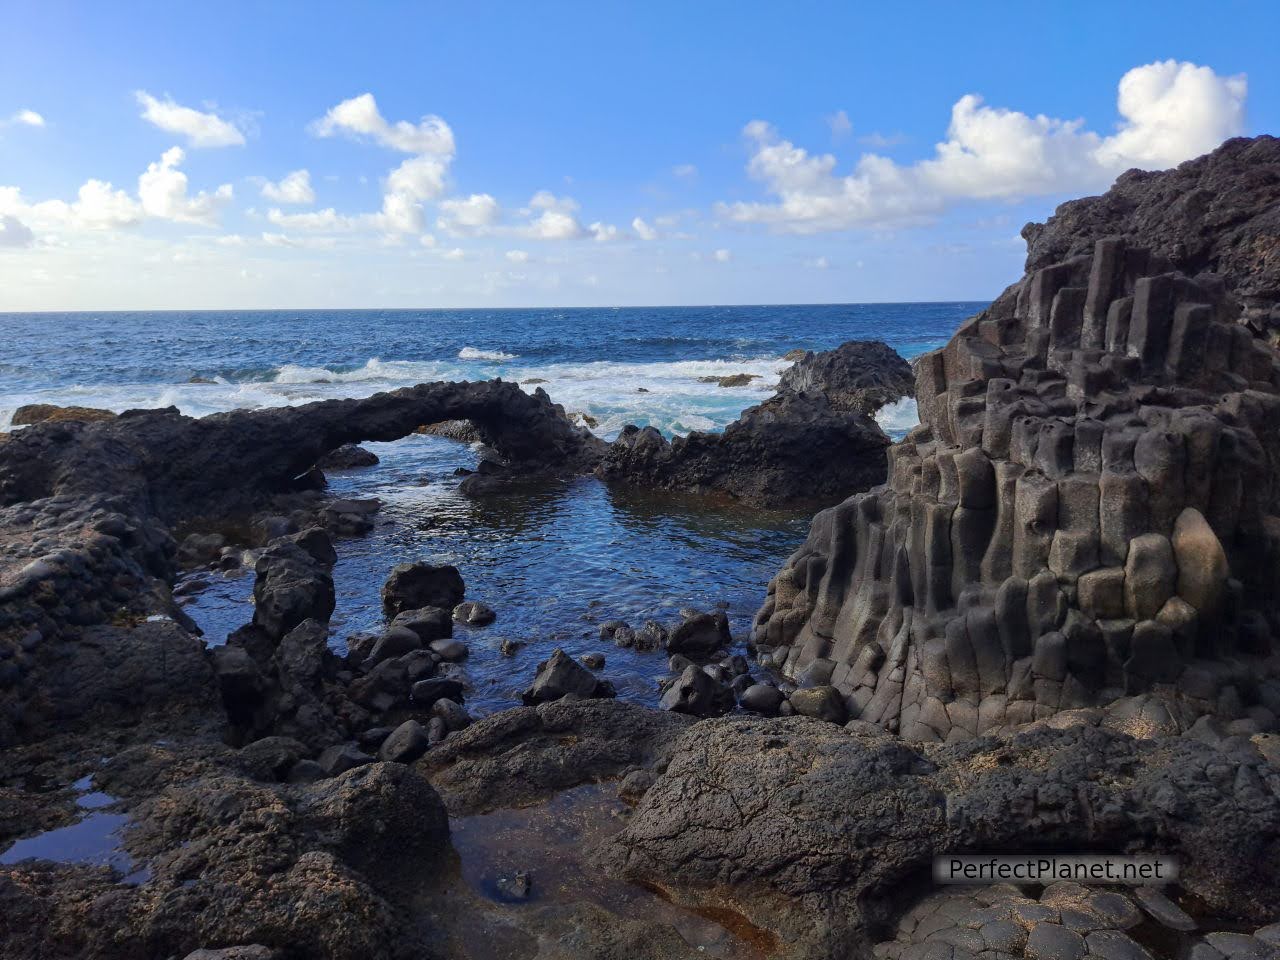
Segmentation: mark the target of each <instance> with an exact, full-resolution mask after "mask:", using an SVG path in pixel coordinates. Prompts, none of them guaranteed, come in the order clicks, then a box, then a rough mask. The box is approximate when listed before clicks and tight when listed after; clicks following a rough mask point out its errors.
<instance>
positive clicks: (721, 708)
mask: <svg viewBox="0 0 1280 960" xmlns="http://www.w3.org/2000/svg"><path fill="white" fill-rule="evenodd" d="M658 706H659V707H661V708H662V709H663V710H671V711H674V712H676V713H687V714H691V715H693V716H695V717H710V716H715V715H716V714H719V713H724V712H726V711H728V710H731V709H733V691H732V690H730V689H729V688H728V687H727V686H726V685H725V684H723V683H721V682H720V681H719V680H716V679H715V678H714V677H712V676H710V675H709V674H708V673H707V672H706V671H704V670H702V669H701V668H700V667H697V666H692V665H691V666H688V667H685V670H684V672H683V673H682V674H680V676H679V677H677V678H676V679H675V680H674V681H672V683H671V685H670V686H668V687H667V689H666V690H665V691H664V692H663V694H662V698H661V700H659V701H658Z"/></svg>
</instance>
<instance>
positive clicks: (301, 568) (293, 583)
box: [253, 530, 336, 640]
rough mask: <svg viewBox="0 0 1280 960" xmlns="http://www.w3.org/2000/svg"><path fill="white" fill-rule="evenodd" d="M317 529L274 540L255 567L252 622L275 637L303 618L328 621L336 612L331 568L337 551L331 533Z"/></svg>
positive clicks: (277, 637) (300, 621)
mask: <svg viewBox="0 0 1280 960" xmlns="http://www.w3.org/2000/svg"><path fill="white" fill-rule="evenodd" d="M316 533H317V534H319V536H318V537H314V536H313V537H309V538H305V539H304V535H299V536H298V537H295V538H293V539H287V538H286V539H281V540H277V541H275V542H274V543H273V544H272V545H271V546H269V547H268V548H267V549H266V550H265V551H263V553H262V556H260V557H259V558H258V562H257V564H256V566H255V567H254V570H255V572H256V574H257V579H256V580H255V581H254V585H253V601H254V607H253V622H254V623H255V624H257V625H258V626H259V627H261V628H262V629H263V630H264V631H265V632H266V634H267V635H268V636H269V637H270V638H271V639H272V640H279V639H280V638H281V637H283V636H284V635H285V634H286V633H288V632H289V631H290V630H292V629H293V628H294V627H296V626H298V624H300V623H302V622H303V621H304V620H317V621H319V622H321V623H328V621H329V617H330V616H332V615H333V608H334V604H335V599H334V589H333V576H332V573H331V572H330V571H331V568H332V566H333V562H334V559H336V555H334V554H333V544H332V543H330V542H329V538H328V536H327V535H326V534H324V532H323V531H318V530H317V531H316ZM307 546H310V547H311V549H310V550H308V549H307ZM326 547H327V550H326V549H325V548H326ZM330 557H333V558H334V559H330Z"/></svg>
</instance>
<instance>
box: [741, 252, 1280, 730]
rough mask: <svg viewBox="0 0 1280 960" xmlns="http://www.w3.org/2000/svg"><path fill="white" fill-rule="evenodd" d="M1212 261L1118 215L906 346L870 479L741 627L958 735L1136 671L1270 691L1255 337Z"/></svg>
mask: <svg viewBox="0 0 1280 960" xmlns="http://www.w3.org/2000/svg"><path fill="white" fill-rule="evenodd" d="M1240 319H1241V308H1240V306H1239V304H1238V303H1237V302H1236V301H1235V300H1234V299H1233V298H1232V297H1231V296H1229V295H1228V293H1227V289H1226V286H1225V285H1224V283H1223V282H1222V281H1221V280H1220V279H1219V278H1218V277H1216V276H1214V275H1212V274H1201V275H1198V276H1195V277H1189V276H1186V275H1184V274H1182V273H1179V272H1176V271H1173V270H1171V269H1169V267H1168V264H1167V263H1164V262H1162V261H1161V260H1160V259H1159V258H1158V257H1156V256H1155V255H1153V254H1151V253H1149V252H1148V251H1146V250H1143V249H1138V248H1135V247H1133V246H1130V245H1127V244H1126V243H1125V241H1123V240H1122V239H1119V238H1106V239H1102V240H1099V241H1098V242H1097V243H1096V245H1095V248H1094V250H1093V253H1092V254H1091V255H1086V256H1079V257H1075V258H1073V259H1070V260H1067V261H1065V262H1063V263H1058V264H1053V265H1050V266H1047V267H1044V268H1042V269H1039V270H1036V271H1035V272H1034V273H1032V274H1030V275H1029V276H1027V277H1025V278H1024V279H1023V280H1022V281H1021V282H1020V283H1018V284H1016V285H1014V286H1013V287H1011V288H1009V290H1007V291H1006V292H1005V294H1004V295H1002V296H1001V297H1000V298H999V299H998V300H997V301H996V302H995V303H994V304H993V305H992V306H991V307H990V308H989V309H988V310H987V311H985V312H984V313H982V314H979V315H978V316H977V317H975V318H973V319H972V320H970V321H968V322H967V323H966V324H965V325H964V326H963V327H962V328H961V329H960V330H959V332H958V333H957V334H956V335H955V337H953V338H952V340H951V342H950V343H949V344H948V345H947V346H946V347H945V348H943V349H942V350H939V351H936V352H934V353H930V354H926V355H924V356H923V357H921V358H920V360H919V361H918V363H917V365H916V393H917V401H918V404H919V409H920V419H921V424H920V426H919V427H918V428H916V429H915V430H914V431H913V432H912V433H911V434H910V435H909V436H908V437H907V438H906V439H905V440H904V441H903V442H901V443H899V444H897V445H895V446H894V447H893V448H891V450H890V452H889V480H888V482H887V483H885V484H884V485H883V486H880V487H877V488H875V489H873V490H871V491H868V492H866V493H863V494H859V495H857V496H855V497H852V498H850V499H849V500H847V501H845V502H844V503H842V504H840V505H839V506H836V507H833V508H831V509H829V510H826V511H824V512H822V513H820V514H819V515H818V516H817V517H816V518H815V520H814V522H813V526H812V530H811V532H810V534H809V537H808V540H807V541H806V542H805V544H804V545H803V546H802V547H801V548H800V549H799V550H798V551H797V552H796V553H795V554H794V555H793V556H792V557H791V558H790V559H789V560H788V562H787V564H786V566H785V568H784V569H783V570H782V571H781V572H780V573H779V574H778V575H777V576H776V577H775V578H774V580H773V581H772V583H771V584H770V585H769V593H768V598H767V600H766V602H765V605H764V607H763V608H762V609H761V610H760V612H759V613H758V614H757V617H756V623H755V629H754V641H755V644H756V646H757V648H758V649H759V650H760V651H761V652H762V653H764V654H766V655H768V656H770V657H771V658H772V660H773V661H774V662H775V663H776V664H777V665H778V666H780V667H781V668H782V669H783V670H784V672H785V673H787V674H788V675H789V676H791V677H793V678H795V679H796V680H797V681H798V682H801V683H819V684H820V683H831V684H833V685H835V686H836V687H837V688H838V689H839V690H840V691H841V692H842V693H843V694H844V695H845V698H846V700H847V702H848V706H849V708H850V711H851V715H852V716H855V717H860V718H862V719H864V720H869V721H872V722H874V723H877V724H880V725H882V726H885V727H887V728H889V729H891V730H896V731H898V732H900V733H902V734H903V735H904V736H906V737H909V738H913V739H920V740H936V739H953V740H954V739H964V738H967V737H972V736H978V735H981V734H985V733H987V732H991V731H996V730H1000V729H1003V728H1006V727H1009V726H1013V725H1017V724H1021V723H1026V722H1029V721H1032V720H1035V719H1039V718H1043V717H1047V716H1050V715H1052V714H1054V713H1056V712H1059V711H1062V710H1067V709H1073V708H1078V707H1088V706H1105V705H1106V704H1108V703H1110V702H1112V701H1114V700H1116V699H1119V698H1121V697H1124V696H1127V695H1131V694H1136V693H1143V692H1156V693H1160V694H1162V695H1167V697H1168V698H1169V699H1170V701H1171V702H1176V703H1177V704H1178V708H1179V709H1180V710H1182V711H1183V713H1184V715H1187V714H1190V715H1199V714H1205V713H1214V714H1217V715H1219V716H1222V717H1224V718H1227V719H1237V718H1240V717H1244V716H1246V715H1251V714H1250V713H1249V711H1250V710H1251V709H1252V710H1253V711H1254V713H1253V714H1252V715H1256V716H1257V717H1258V718H1259V722H1260V723H1261V724H1262V725H1263V726H1266V725H1267V723H1268V722H1273V721H1274V714H1275V713H1280V683H1278V682H1277V681H1276V680H1275V679H1274V672H1275V664H1274V662H1273V661H1272V659H1271V658H1270V655H1271V651H1272V643H1273V640H1272V636H1273V633H1274V632H1275V631H1276V630H1277V629H1278V628H1280V583H1278V582H1277V579H1278V577H1280V502H1278V499H1280V498H1278V497H1277V492H1276V489H1275V486H1276V485H1275V482H1274V481H1273V477H1275V476H1276V475H1277V474H1276V470H1277V468H1278V467H1280V361H1278V358H1277V355H1276V353H1275V351H1274V350H1273V349H1272V348H1271V347H1270V346H1268V345H1267V343H1265V342H1264V341H1263V340H1261V339H1258V338H1256V337H1255V335H1254V334H1253V333H1252V332H1251V330H1250V328H1249V327H1248V326H1246V325H1244V324H1242V323H1241V322H1240Z"/></svg>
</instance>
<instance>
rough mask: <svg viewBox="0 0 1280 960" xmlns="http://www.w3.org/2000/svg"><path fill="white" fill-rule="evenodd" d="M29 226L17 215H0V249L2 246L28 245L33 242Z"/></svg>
mask: <svg viewBox="0 0 1280 960" xmlns="http://www.w3.org/2000/svg"><path fill="white" fill-rule="evenodd" d="M35 239H36V238H35V234H33V233H32V232H31V228H30V227H28V226H27V225H26V224H25V223H23V222H22V221H21V220H19V219H18V218H17V217H11V216H7V215H5V216H0V249H3V248H4V247H29V246H31V244H33V243H34V242H35Z"/></svg>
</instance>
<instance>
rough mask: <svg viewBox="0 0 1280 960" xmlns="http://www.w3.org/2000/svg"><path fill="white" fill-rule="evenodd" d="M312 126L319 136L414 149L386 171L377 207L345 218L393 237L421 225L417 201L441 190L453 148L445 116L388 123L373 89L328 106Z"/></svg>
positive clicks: (422, 217)
mask: <svg viewBox="0 0 1280 960" xmlns="http://www.w3.org/2000/svg"><path fill="white" fill-rule="evenodd" d="M311 131H312V133H314V134H315V135H316V136H318V137H332V136H339V135H341V136H346V137H350V138H352V139H356V140H369V141H372V142H374V143H376V144H379V145H380V146H383V147H387V148H389V149H391V150H397V151H399V152H401V153H409V154H413V156H411V157H410V158H409V159H407V160H405V161H404V162H403V163H401V164H400V165H399V166H398V167H396V168H395V169H394V170H392V171H391V172H390V173H389V174H388V175H387V178H386V180H385V181H384V183H383V193H382V209H381V211H379V212H378V213H376V214H369V215H366V216H363V217H359V218H348V220H349V221H358V222H360V223H363V224H366V225H369V226H372V227H375V228H377V229H381V230H382V231H384V232H385V233H386V234H388V235H389V236H390V237H393V238H394V237H398V236H403V235H404V234H408V233H417V232H420V231H421V230H422V229H423V228H424V226H425V225H426V215H425V214H424V212H423V209H422V203H423V201H425V200H434V199H435V198H436V197H439V196H440V195H441V194H443V193H444V190H445V183H446V180H447V178H448V174H449V165H450V164H451V163H452V161H453V155H454V152H455V147H454V141H453V130H451V129H450V127H449V125H448V124H447V123H445V122H444V120H442V119H441V118H440V117H437V116H434V115H430V114H428V115H427V116H424V117H422V119H420V120H419V121H418V122H417V123H411V122H409V121H408V120H398V121H396V122H395V123H391V122H390V121H388V120H387V119H386V117H384V116H383V115H382V111H381V110H379V109H378V102H377V100H375V99H374V96H373V94H371V93H362V94H360V95H359V96H358V97H352V98H351V99H349V100H343V101H342V102H341V103H339V104H338V105H337V106H335V107H333V108H331V109H330V110H329V111H328V112H327V113H326V114H325V115H324V116H323V117H321V118H320V119H319V120H317V121H315V122H314V123H313V124H312V125H311Z"/></svg>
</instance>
